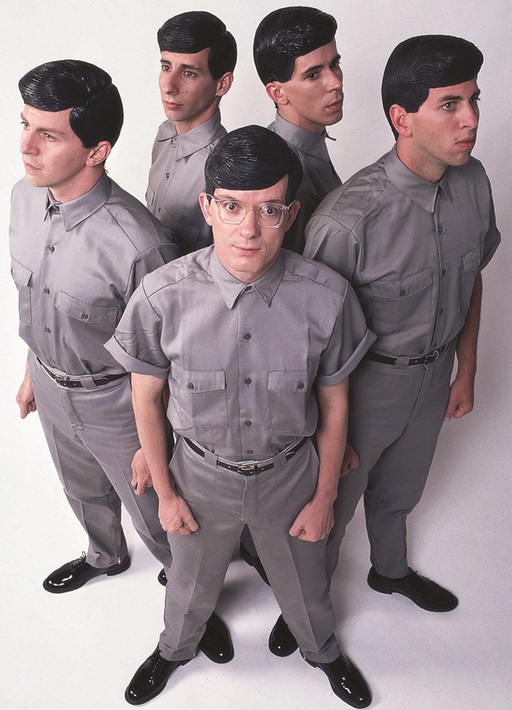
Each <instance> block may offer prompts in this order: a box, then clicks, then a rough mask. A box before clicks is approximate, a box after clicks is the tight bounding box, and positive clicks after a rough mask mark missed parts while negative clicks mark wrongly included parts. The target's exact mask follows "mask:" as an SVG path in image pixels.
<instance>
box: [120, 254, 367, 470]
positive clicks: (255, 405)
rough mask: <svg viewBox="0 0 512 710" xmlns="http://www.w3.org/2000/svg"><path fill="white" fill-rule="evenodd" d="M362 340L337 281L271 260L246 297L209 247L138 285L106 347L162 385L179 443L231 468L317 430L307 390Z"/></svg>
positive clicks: (339, 376)
mask: <svg viewBox="0 0 512 710" xmlns="http://www.w3.org/2000/svg"><path fill="white" fill-rule="evenodd" d="M373 339H374V336H373V334H372V333H371V332H370V331H369V330H368V328H367V326H366V323H365V319H364V315H363V312H362V310H361V307H360V306H359V303H358V301H357V298H356V295H355V293H354V292H353V290H352V289H351V288H350V286H349V285H348V284H347V282H346V281H345V279H342V278H341V277H340V276H339V275H338V274H335V273H334V272H333V271H331V270H330V269H327V268H326V267H325V266H323V265H322V264H316V263H314V262H310V261H309V260H306V259H304V258H303V257H301V256H298V255H297V254H293V253H292V252H289V251H285V250H283V251H282V253H281V256H280V257H279V259H278V261H277V262H276V264H275V265H274V266H273V267H272V268H271V269H270V271H269V272H267V274H265V275H264V276H263V277H262V278H261V279H259V280H258V281H256V282H254V283H252V284H250V285H246V284H244V283H242V282H240V281H238V280H237V279H235V278H234V277H233V276H231V275H230V274H229V273H228V271H226V270H225V269H224V267H223V266H222V265H221V264H220V262H219V261H218V259H217V256H216V254H215V251H214V249H213V247H210V248H207V249H202V250H200V251H198V252H195V253H194V254H189V255H188V256H186V257H183V258H181V259H177V260H176V261H175V262H173V263H172V264H168V265H166V266H164V267H162V268H161V269H158V270H157V271H155V272H154V273H153V274H149V275H148V276H146V277H145V278H144V279H143V280H142V283H141V285H140V287H139V288H138V289H137V291H136V292H135V294H134V295H133V297H132V299H131V301H130V303H129V305H128V308H127V310H126V311H125V314H124V316H123V318H122V319H121V322H120V323H119V326H118V328H117V330H116V334H115V336H114V338H112V339H111V340H110V341H109V342H108V343H107V344H106V347H107V348H108V349H109V350H110V352H111V353H112V354H113V355H114V356H115V357H116V358H117V359H118V360H119V362H120V363H121V364H122V365H123V367H125V368H126V369H127V370H130V371H132V372H138V373H141V374H147V375H152V376H155V377H159V378H167V379H168V382H169V388H170V393H171V396H170V401H169V407H168V417H169V421H170V422H171V424H172V427H173V429H174V430H175V431H176V432H177V433H178V434H181V435H183V436H186V437H189V438H191V439H195V440H196V441H199V442H200V443H201V444H202V445H203V446H205V447H207V448H208V449H210V450H211V451H214V452H215V453H216V454H217V455H218V456H222V457H225V458H228V459H230V460H234V461H242V460H262V459H265V458H267V457H270V456H273V455H275V454H277V453H279V452H280V451H282V450H283V449H285V448H286V447H287V446H288V445H289V444H291V443H293V442H294V441H296V440H297V439H298V438H299V437H302V436H310V435H312V434H313V433H314V431H315V429H316V424H317V406H316V400H315V398H314V396H313V393H312V391H313V385H314V383H318V384H319V385H326V386H329V385H334V384H337V383H339V382H341V381H342V380H343V379H344V378H345V377H347V376H348V375H349V374H350V372H351V371H352V370H353V369H354V368H355V367H356V365H357V364H358V362H359V361H360V360H361V358H362V357H363V355H364V353H365V352H366V350H367V348H368V347H369V346H370V344H371V343H372V341H373Z"/></svg>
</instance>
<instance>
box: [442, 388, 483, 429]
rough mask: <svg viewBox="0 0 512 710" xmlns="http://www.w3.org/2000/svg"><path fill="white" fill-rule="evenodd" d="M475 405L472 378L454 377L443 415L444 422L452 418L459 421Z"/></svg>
mask: <svg viewBox="0 0 512 710" xmlns="http://www.w3.org/2000/svg"><path fill="white" fill-rule="evenodd" d="M474 403H475V388H474V378H473V377H466V378H459V377H456V378H455V379H454V381H453V382H452V386H451V387H450V398H449V400H448V406H447V407H446V411H445V413H444V421H445V422H449V421H451V419H452V417H454V418H455V419H460V418H461V417H463V416H465V415H466V414H469V413H470V412H471V411H472V409H473V406H474Z"/></svg>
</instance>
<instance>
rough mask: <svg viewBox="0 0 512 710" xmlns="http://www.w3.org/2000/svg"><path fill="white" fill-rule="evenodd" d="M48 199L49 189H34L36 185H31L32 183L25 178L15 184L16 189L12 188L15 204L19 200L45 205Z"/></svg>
mask: <svg viewBox="0 0 512 710" xmlns="http://www.w3.org/2000/svg"><path fill="white" fill-rule="evenodd" d="M47 197H48V188H47V187H34V185H30V183H28V182H27V181H26V180H25V178H22V179H21V180H18V182H17V183H15V185H14V187H13V188H12V200H13V202H14V201H18V200H25V201H30V202H31V203H34V204H37V203H41V204H43V205H45V204H46V199H47Z"/></svg>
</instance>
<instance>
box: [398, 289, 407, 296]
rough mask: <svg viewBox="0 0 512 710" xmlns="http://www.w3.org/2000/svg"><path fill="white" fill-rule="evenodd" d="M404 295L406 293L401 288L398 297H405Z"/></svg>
mask: <svg viewBox="0 0 512 710" xmlns="http://www.w3.org/2000/svg"><path fill="white" fill-rule="evenodd" d="M406 293H407V291H406V290H405V288H401V289H400V291H399V293H398V295H399V296H405V294H406Z"/></svg>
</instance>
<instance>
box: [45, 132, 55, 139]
mask: <svg viewBox="0 0 512 710" xmlns="http://www.w3.org/2000/svg"><path fill="white" fill-rule="evenodd" d="M43 137H44V138H46V140H47V141H54V140H55V136H52V134H51V133H48V132H47V131H43Z"/></svg>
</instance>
